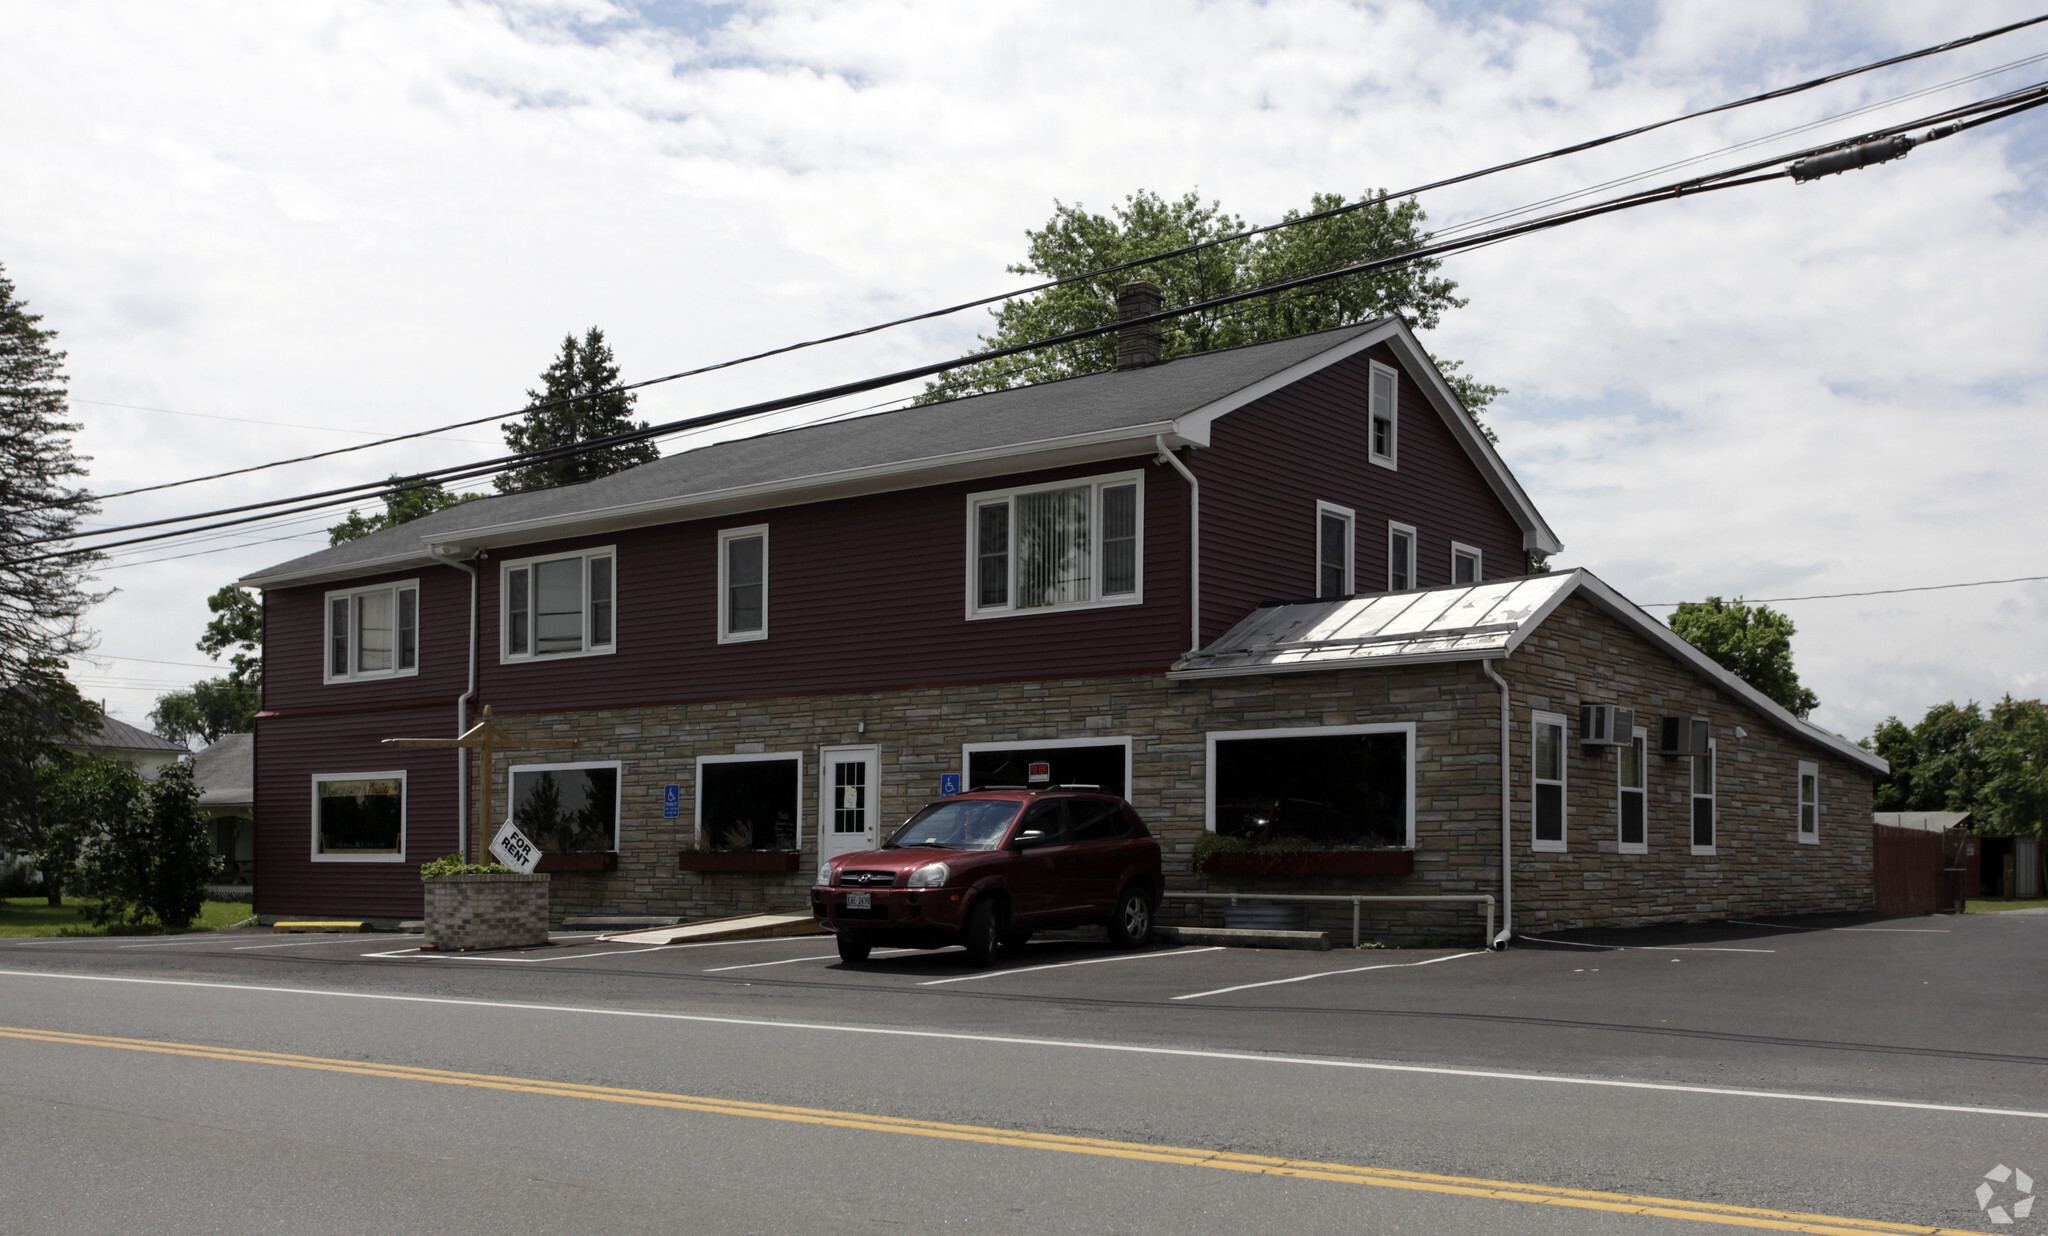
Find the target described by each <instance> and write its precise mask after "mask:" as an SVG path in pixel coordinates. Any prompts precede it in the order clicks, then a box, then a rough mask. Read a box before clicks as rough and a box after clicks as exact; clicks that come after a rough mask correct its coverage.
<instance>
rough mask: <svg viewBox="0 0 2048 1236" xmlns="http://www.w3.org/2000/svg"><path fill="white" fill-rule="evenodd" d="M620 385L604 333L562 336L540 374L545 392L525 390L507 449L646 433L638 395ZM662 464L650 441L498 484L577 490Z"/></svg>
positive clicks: (539, 466)
mask: <svg viewBox="0 0 2048 1236" xmlns="http://www.w3.org/2000/svg"><path fill="white" fill-rule="evenodd" d="M618 384H619V367H618V365H616V364H614V363H613V361H612V350H611V346H610V345H609V344H607V343H605V341H604V332H603V331H601V330H599V329H598V328H597V327H595V326H593V327H591V328H590V330H589V331H588V332H586V333H585V334H584V336H583V341H582V342H581V343H578V342H577V341H576V336H575V335H564V336H563V337H562V351H561V354H560V355H558V356H557V357H555V360H554V363H553V364H551V365H549V366H548V367H547V371H546V372H545V373H543V374H541V389H540V390H537V391H535V390H529V391H527V392H526V398H527V412H526V416H525V418H524V419H522V420H519V421H515V422H513V423H512V424H509V425H507V426H505V431H504V432H505V445H506V446H508V447H510V448H511V449H513V450H515V451H545V450H552V449H554V448H556V447H561V446H571V445H574V444H575V443H578V442H588V441H590V440H591V439H593V438H604V437H610V436H611V435H612V434H616V433H625V432H627V431H629V430H634V429H645V428H647V423H646V422H645V421H635V420H634V419H633V415H632V414H633V404H634V401H635V399H636V396H634V395H633V394H632V393H631V392H629V391H621V390H617V389H615V388H616V387H617V386H618ZM659 458H661V451H660V450H659V449H658V448H657V447H656V446H655V445H654V444H653V443H652V442H629V443H622V444H619V445H615V446H607V447H601V448H599V449H596V450H590V451H584V452H582V453H581V454H576V455H564V456H562V457H560V458H557V459H549V460H543V461H542V462H540V463H536V464H531V465H529V466H527V467H524V468H515V469H513V470H512V471H509V472H503V473H500V474H499V475H498V477H497V479H496V480H495V481H494V482H493V483H494V484H496V485H497V487H498V492H499V493H507V494H510V493H518V492H520V491H521V490H527V489H546V488H548V487H550V486H554V485H574V484H576V483H578V482H580V481H594V480H596V479H597V478H598V477H601V476H610V475H611V474H612V473H614V472H624V471H625V470H626V469H628V468H631V467H634V466H636V465H639V464H644V463H652V462H654V461H655V460H657V459H659Z"/></svg>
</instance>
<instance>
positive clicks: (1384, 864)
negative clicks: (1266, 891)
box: [1202, 850, 1415, 876]
mask: <svg viewBox="0 0 2048 1236" xmlns="http://www.w3.org/2000/svg"><path fill="white" fill-rule="evenodd" d="M1414 870H1415V851H1413V850H1295V851H1292V852H1290V853H1286V854H1229V853H1224V854H1211V855H1210V856H1209V859H1208V861H1207V862H1205V863H1203V864H1202V871H1203V873H1204V874H1205V875H1289V876H1311V875H1347V876H1348V875H1386V876H1404V875H1408V874H1409V873H1411V872H1413V871H1414Z"/></svg>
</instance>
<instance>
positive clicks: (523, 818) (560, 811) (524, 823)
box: [510, 763, 623, 854]
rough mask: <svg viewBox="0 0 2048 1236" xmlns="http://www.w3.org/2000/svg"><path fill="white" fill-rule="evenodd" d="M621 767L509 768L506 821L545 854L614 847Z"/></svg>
mask: <svg viewBox="0 0 2048 1236" xmlns="http://www.w3.org/2000/svg"><path fill="white" fill-rule="evenodd" d="M622 767H623V766H622V765H620V764H617V763H608V764H526V765H520V766H517V767H514V768H513V769H512V770H511V773H510V776H511V801H510V811H511V815H512V823H513V824H514V825H516V826H517V827H518V829H519V831H520V832H522V833H525V834H526V836H527V838H528V839H529V840H531V841H532V842H533V843H534V844H535V845H537V846H539V847H540V848H541V850H542V852H544V853H547V854H603V853H606V852H608V851H613V850H617V849H618V848H619V774H620V771H621V769H622Z"/></svg>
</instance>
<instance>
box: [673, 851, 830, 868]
mask: <svg viewBox="0 0 2048 1236" xmlns="http://www.w3.org/2000/svg"><path fill="white" fill-rule="evenodd" d="M802 862H803V855H802V854H799V853H798V852H797V851H795V850H684V851H683V852H682V854H681V855H680V856H678V857H677V859H676V870H678V871H795V870H796V869H797V867H798V866H800V865H801V864H802Z"/></svg>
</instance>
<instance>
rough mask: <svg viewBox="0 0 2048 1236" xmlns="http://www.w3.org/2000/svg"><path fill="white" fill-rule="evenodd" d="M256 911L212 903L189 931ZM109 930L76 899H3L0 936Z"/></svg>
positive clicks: (202, 908)
mask: <svg viewBox="0 0 2048 1236" xmlns="http://www.w3.org/2000/svg"><path fill="white" fill-rule="evenodd" d="M252 913H254V911H253V910H251V909H250V906H249V903H248V902H246V901H209V902H207V903H205V904H204V905H202V906H200V908H199V917H198V918H197V919H195V920H193V923H192V925H191V926H190V927H188V928H186V930H187V931H219V930H220V929H221V928H223V927H232V926H234V925H235V924H236V923H239V922H241V921H242V920H243V919H245V918H248V917H249V916H250V915H251V914H252ZM105 934H106V929H105V928H102V927H95V926H93V925H92V924H91V923H89V922H87V921H86V918H85V915H84V913H83V912H82V911H81V910H80V908H79V901H78V899H77V898H75V897H66V898H65V899H64V904H63V905H61V906H51V905H49V904H48V903H47V902H46V901H45V900H44V899H43V898H41V897H6V898H0V936H100V935H105Z"/></svg>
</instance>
